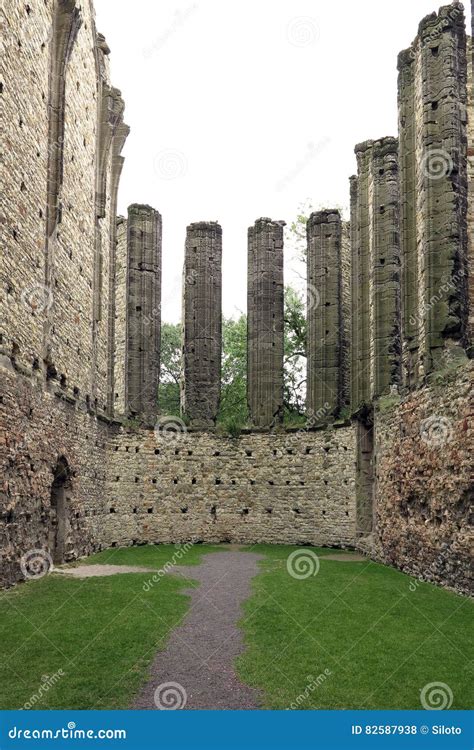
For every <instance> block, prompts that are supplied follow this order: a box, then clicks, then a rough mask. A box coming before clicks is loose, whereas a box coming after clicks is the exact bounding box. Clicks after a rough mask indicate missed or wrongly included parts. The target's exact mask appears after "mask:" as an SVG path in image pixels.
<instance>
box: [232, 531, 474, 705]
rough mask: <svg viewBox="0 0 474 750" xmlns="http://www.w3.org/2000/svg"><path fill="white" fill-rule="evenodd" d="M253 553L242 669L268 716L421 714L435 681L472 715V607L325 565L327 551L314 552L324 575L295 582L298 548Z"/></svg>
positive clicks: (355, 566)
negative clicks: (292, 711)
mask: <svg viewBox="0 0 474 750" xmlns="http://www.w3.org/2000/svg"><path fill="white" fill-rule="evenodd" d="M252 549H253V550H255V551H260V552H262V553H263V554H265V560H264V561H262V563H261V567H262V573H261V574H260V575H259V576H258V577H257V578H255V579H254V582H253V595H252V597H251V599H249V600H248V601H247V602H246V604H245V608H244V609H245V615H244V617H243V618H242V621H241V626H242V627H243V629H244V632H245V638H246V643H247V651H246V652H245V653H244V654H243V655H242V656H241V657H240V658H239V660H238V665H237V666H238V672H239V674H240V677H241V679H242V680H243V681H244V682H246V683H248V684H250V685H253V686H255V687H259V688H261V689H262V692H263V694H264V696H265V706H266V708H272V709H284V708H289V707H293V708H294V707H295V706H298V707H299V708H302V709H312V708H313V709H314V708H322V709H338V708H340V709H342V708H345V709H358V708H366V709H390V708H391V709H422V708H423V706H422V705H421V695H420V693H421V691H422V689H423V688H424V687H425V685H427V684H429V683H433V682H442V683H445V684H446V685H447V686H449V689H450V690H451V691H452V694H453V701H452V706H451V708H453V709H467V708H470V707H471V702H472V701H471V698H472V693H471V689H472V682H473V668H472V625H473V622H474V621H473V614H474V606H473V602H472V601H471V600H469V599H467V598H465V597H461V596H457V595H456V594H453V593H451V592H449V591H445V590H443V589H440V588H438V587H436V586H432V585H431V584H427V583H419V582H418V581H416V582H414V581H413V579H411V578H409V577H408V576H406V575H404V574H403V573H400V572H399V571H397V570H394V569H392V568H388V567H385V566H383V565H377V564H376V563H373V562H369V561H364V562H336V561H331V560H325V559H324V555H325V554H328V552H329V551H328V550H314V551H315V552H317V553H318V555H321V557H320V568H319V572H318V573H317V575H315V576H311V577H308V578H306V579H304V580H296V579H295V578H292V577H291V576H290V575H289V573H288V571H287V558H288V555H289V554H290V553H291V552H292V551H294V550H295V549H297V548H295V547H285V546H275V547H269V546H267V545H265V546H261V547H253V548H252ZM410 583H411V588H410ZM325 670H328V672H329V674H328V673H327V672H326V673H325ZM319 675H322V677H320V678H319V679H318V676H319ZM442 690H443V691H444V693H445V694H446V689H445V688H442ZM448 695H449V693H448ZM298 696H299V697H298Z"/></svg>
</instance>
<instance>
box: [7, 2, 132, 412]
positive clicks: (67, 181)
mask: <svg viewBox="0 0 474 750" xmlns="http://www.w3.org/2000/svg"><path fill="white" fill-rule="evenodd" d="M4 25H5V28H4V29H3V31H4V40H2V43H3V44H4V45H5V55H4V56H3V57H2V80H3V99H4V102H5V114H6V117H5V122H6V126H7V135H6V146H7V149H6V160H7V163H6V169H5V172H4V177H5V179H4V180H3V181H2V183H3V186H4V193H3V195H2V204H1V210H2V222H1V231H2V241H3V243H4V245H5V263H4V268H3V269H2V286H3V295H2V320H3V324H4V330H3V331H2V339H1V344H0V346H1V350H2V352H3V353H4V354H5V355H6V356H9V357H13V359H14V361H15V363H16V365H17V366H18V367H19V368H21V369H22V370H25V371H26V372H31V370H32V369H35V370H38V369H41V370H43V371H44V372H45V374H46V376H47V377H48V378H49V379H53V380H55V381H57V382H59V384H60V386H61V388H62V389H63V391H64V393H65V394H68V395H69V396H70V397H73V398H77V397H78V396H79V395H80V396H81V397H87V398H88V399H89V401H90V402H91V404H92V405H93V406H94V408H97V409H98V410H99V411H100V412H105V411H106V408H107V400H108V392H109V390H110V382H109V381H110V372H111V369H110V351H111V342H110V324H111V320H110V311H111V310H113V295H112V294H111V292H112V291H113V281H112V274H111V271H112V253H113V246H114V242H113V227H114V226H115V210H116V209H115V205H116V188H117V185H118V177H119V175H120V168H121V164H120V159H121V157H120V150H121V147H122V146H123V142H124V140H125V137H126V133H127V132H128V129H127V128H126V126H124V125H123V120H122V114H123V102H122V101H121V99H120V96H119V92H117V91H116V90H112V89H111V88H110V85H109V82H108V80H109V69H108V60H107V56H108V48H107V45H106V44H105V41H104V40H103V37H100V35H99V36H98V35H97V32H96V28H95V21H94V13H93V9H92V5H91V3H90V2H85V3H83V4H82V5H81V6H80V7H79V5H78V4H77V3H76V2H75V0H68V1H67V2H64V3H59V2H55V3H48V4H44V3H40V2H34V3H31V4H29V5H23V4H17V3H9V4H8V7H7V8H6V14H5V21H4ZM111 91H113V92H115V93H114V95H113V96H111V95H110V92H111ZM112 99H113V101H114V102H115V104H116V105H117V106H116V107H115V105H114V106H111V100H112ZM104 111H105V112H106V113H107V114H104ZM104 120H105V123H104ZM99 125H100V127H99ZM107 129H108V130H109V131H110V132H109V137H108V138H106V137H105V135H106V134H107ZM99 131H101V133H102V136H101V137H99ZM112 142H113V143H114V148H112Z"/></svg>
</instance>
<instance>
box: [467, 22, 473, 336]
mask: <svg viewBox="0 0 474 750" xmlns="http://www.w3.org/2000/svg"><path fill="white" fill-rule="evenodd" d="M471 20H472V33H473V37H469V38H468V48H467V51H468V55H467V65H468V68H467V70H468V83H467V95H468V102H467V118H468V123H467V125H468V129H467V136H468V143H467V156H468V160H467V176H468V214H467V237H468V263H467V266H468V285H469V289H468V305H469V321H468V333H467V341H468V346H469V345H470V346H471V349H472V347H473V346H474V42H473V38H474V7H473V11H472V19H471Z"/></svg>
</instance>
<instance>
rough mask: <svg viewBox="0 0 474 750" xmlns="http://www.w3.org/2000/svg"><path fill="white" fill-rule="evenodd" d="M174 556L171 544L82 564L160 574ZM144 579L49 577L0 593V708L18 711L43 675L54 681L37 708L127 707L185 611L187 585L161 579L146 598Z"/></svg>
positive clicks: (188, 558) (193, 557)
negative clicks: (142, 569)
mask: <svg viewBox="0 0 474 750" xmlns="http://www.w3.org/2000/svg"><path fill="white" fill-rule="evenodd" d="M210 551H212V548H210V547H205V548H204V547H202V546H200V545H199V546H194V547H192V548H191V549H190V550H189V551H188V552H187V553H186V554H185V555H184V557H183V558H182V561H181V564H183V565H193V564H197V563H198V562H199V561H200V559H201V557H202V554H203V553H205V552H210ZM175 552H176V548H175V547H174V546H173V545H160V546H156V547H155V546H146V547H138V548H125V549H116V550H107V551H105V552H101V553H99V554H97V555H93V556H92V557H90V558H88V559H87V560H85V561H84V562H85V563H87V564H91V563H110V564H131V565H143V566H147V567H152V568H157V569H159V568H160V567H162V566H163V565H165V564H166V562H167V561H169V560H171V559H172V557H173V555H174V554H175ZM151 575H153V574H150V573H133V574H126V575H115V576H107V577H100V578H88V579H82V580H80V579H72V578H66V577H63V576H60V575H55V574H52V575H49V576H47V577H45V578H42V579H41V580H38V581H29V582H26V583H24V584H21V585H19V586H17V587H15V588H14V589H11V590H9V591H7V592H4V593H3V594H0V708H1V709H15V708H21V707H22V706H23V705H24V704H25V703H26V702H28V701H31V697H32V696H33V695H34V694H35V693H36V694H37V693H38V690H39V689H40V687H41V685H42V684H43V681H44V678H45V677H46V676H48V677H49V678H52V677H53V676H56V678H54V679H53V680H52V685H53V686H52V687H51V688H50V689H49V690H47V691H43V696H42V698H41V699H40V700H39V701H37V702H35V705H34V708H36V709H53V708H54V709H60V708H63V709H64V708H68V709H87V708H100V709H114V708H126V707H128V705H129V704H130V701H131V700H132V699H133V696H134V694H135V693H136V692H137V690H138V689H139V687H140V685H141V684H142V683H143V682H144V680H145V679H146V674H147V667H148V665H149V664H150V662H151V660H152V659H153V656H154V655H155V653H156V651H157V650H159V649H162V648H163V647H164V645H165V642H166V638H167V636H168V634H169V632H170V630H171V629H172V628H174V627H175V626H177V625H178V624H179V623H180V621H181V619H182V617H183V616H184V615H185V613H186V611H187V608H188V601H189V597H188V596H186V595H185V594H183V589H185V588H186V587H189V586H190V585H192V584H191V583H190V582H188V583H186V581H184V579H181V578H179V577H176V576H164V577H163V578H161V579H160V581H159V583H158V584H155V585H154V586H152V587H151V588H150V590H149V591H148V592H145V591H144V590H143V584H144V583H145V582H147V581H149V579H150V576H151ZM59 670H62V671H63V672H64V676H61V675H58V673H59Z"/></svg>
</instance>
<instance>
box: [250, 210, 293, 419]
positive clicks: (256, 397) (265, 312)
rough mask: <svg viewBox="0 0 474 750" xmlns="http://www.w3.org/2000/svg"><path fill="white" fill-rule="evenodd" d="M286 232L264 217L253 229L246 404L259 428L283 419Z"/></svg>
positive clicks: (280, 226)
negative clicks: (284, 244)
mask: <svg viewBox="0 0 474 750" xmlns="http://www.w3.org/2000/svg"><path fill="white" fill-rule="evenodd" d="M283 227H284V222H282V221H272V220H271V219H266V218H263V219H257V221H256V222H255V224H254V226H253V227H250V228H249V230H248V286H247V402H248V407H249V412H250V421H251V423H252V424H253V425H254V426H255V427H272V426H273V425H275V424H277V423H279V422H281V421H282V420H283V353H284V352H283V346H284V335H283V309H284V300H283V296H284V287H283Z"/></svg>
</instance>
